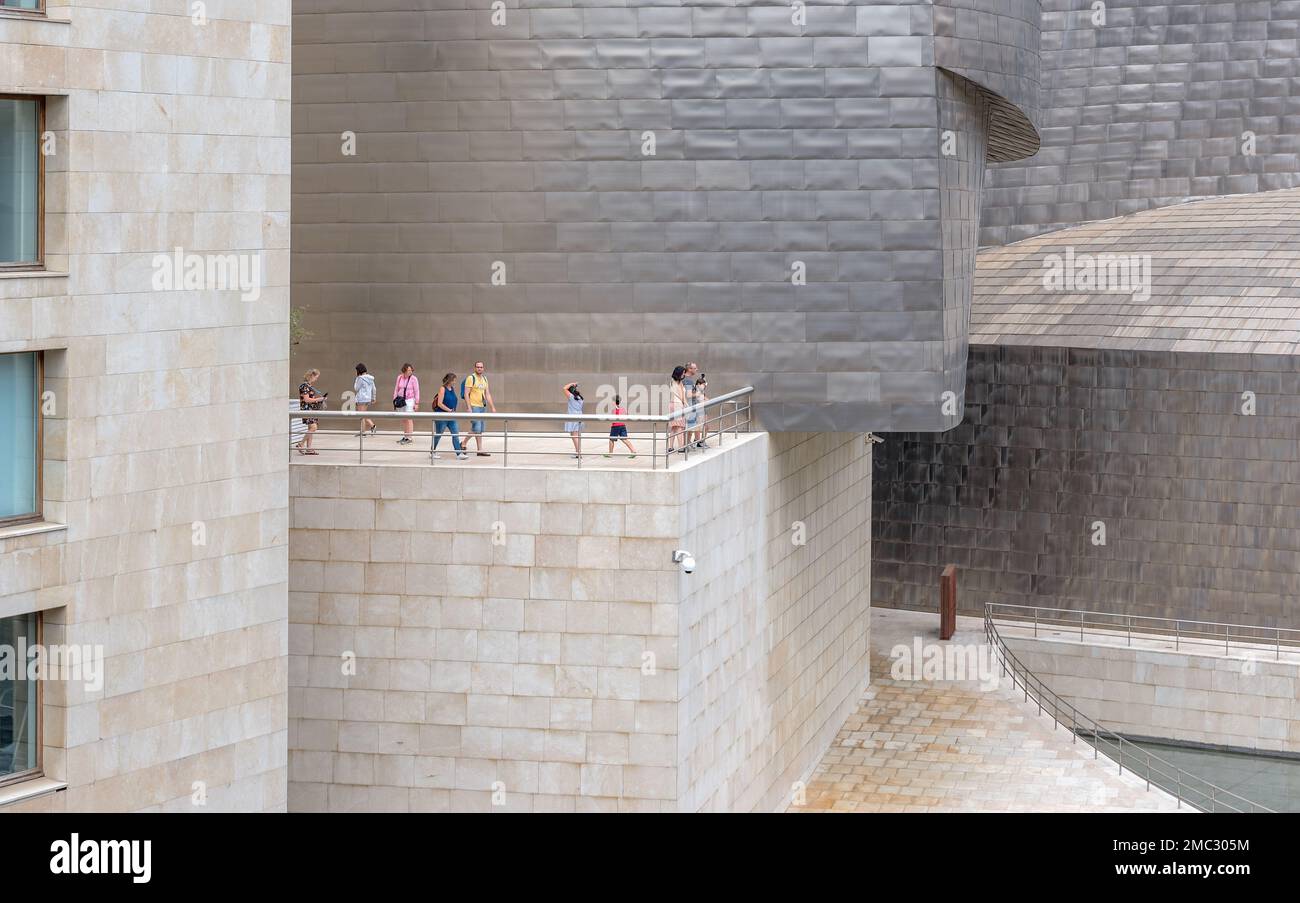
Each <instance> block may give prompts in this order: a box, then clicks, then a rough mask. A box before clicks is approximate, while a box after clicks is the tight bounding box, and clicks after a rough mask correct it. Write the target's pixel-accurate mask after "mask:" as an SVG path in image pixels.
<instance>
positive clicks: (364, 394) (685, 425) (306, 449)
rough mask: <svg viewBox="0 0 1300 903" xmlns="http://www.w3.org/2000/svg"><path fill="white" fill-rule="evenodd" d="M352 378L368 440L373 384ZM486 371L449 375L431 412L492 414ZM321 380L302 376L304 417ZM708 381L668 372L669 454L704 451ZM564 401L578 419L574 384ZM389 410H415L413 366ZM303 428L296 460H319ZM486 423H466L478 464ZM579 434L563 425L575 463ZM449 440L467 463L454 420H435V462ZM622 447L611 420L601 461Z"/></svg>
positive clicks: (406, 438)
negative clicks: (702, 414) (441, 445)
mask: <svg viewBox="0 0 1300 903" xmlns="http://www.w3.org/2000/svg"><path fill="white" fill-rule="evenodd" d="M356 369H357V378H356V380H355V382H354V383H353V384H352V391H353V394H354V396H355V397H354V399H353V402H354V403H355V404H356V408H357V410H358V411H359V412H361V415H362V416H361V430H360V432H358V433H357V435H358V436H364V435H367V434H369V435H371V436H373V435H374V434H375V433H376V432H377V430H378V424H376V423H375V421H374V420H373V419H371V418H369V417H366V416H365V415H366V413H367V412H369V411H370V409H371V405H373V404H375V403H376V401H377V398H378V389H377V388H376V386H375V378H374V376H373V375H372V374H371V373H370V372H369V370H367V369H366V365H365V364H357V368H356ZM485 371H486V367H485V365H484V363H483V362H482V361H477V362H475V364H474V372H473V373H471V374H469V375H468V376H467V377H465V379H463V380H461V383H460V386H459V387H457V385H456V380H457V376H456V374H455V373H448V374H446V375H444V376H443V378H442V385H440V386H439V387H438V392H437V396H436V397H435V399H434V402H433V410H434V412H435V413H440V414H455V413H456V410H457V408H458V407H459V406H460V404H459V403H460V402H461V401H463V402H465V403H466V405H467V407H468V409H469V411H470V413H471V414H481V413H486V412H488V411H491V412H492V413H494V414H495V413H496V410H497V408H496V403H495V402H494V401H493V399H492V390H491V387H490V386H489V384H488V379H487V375H486V372H485ZM318 379H320V371H319V370H317V369H315V368H313V369H311V370H308V371H307V372H306V373H304V374H303V378H302V382H301V383H300V384H299V386H298V407H299V409H300V410H303V411H319V410H321V409H323V408H324V406H325V402H326V400H327V399H328V398H329V393H328V392H321V391H319V390H318V389H317V388H316V381H317V380H318ZM707 390H708V381H707V380H706V379H705V377H704V374H703V373H700V371H699V367H698V366H696V365H695V364H693V363H692V364H686V365H684V366H678V367H675V368H673V374H672V382H671V385H670V386H669V418H670V419H669V422H668V453H669V454H672V453H674V452H685V451H686V450H687V448H688V447H690V446H694V447H696V448H707V443H706V442H705V432H706V431H705V429H704V428H703V427H702V426H701V423H700V411H699V409H698V407H696V406H698V405H702V404H703V403H704V402H705V401H707V400H708V394H707ZM564 399H565V403H566V405H567V409H566V414H567V415H568V416H569V417H575V418H576V417H581V415H582V413H583V407H584V405H585V404H586V399H585V398H584V397H583V395H582V390H581V389H580V388H579V387H578V384H577V383H576V382H571V383H569V384H568V385H566V386H565V387H564ZM393 407H394V409H396V410H398V411H405V412H407V413H414V412H415V411H417V410H419V408H420V380H419V378H418V377H417V376H416V375H415V366H414V365H413V364H403V365H402V370H401V372H400V373H399V374H398V375H397V382H396V384H395V385H394V386H393ZM613 414H614V416H615V417H620V416H625V415H626V414H627V409H626V408H624V407H623V399H622V398H621V397H620V396H618V395H615V396H614V410H613ZM302 422H303V424H304V425H305V426H306V427H307V435H306V436H304V437H303V438H302V440H301V441H300V442H298V443H297V444H296V445H295V446H294V447H295V448H296V449H297V450H298V453H299V454H301V455H316V454H320V453H319V452H318V451H316V450H315V449H314V448H312V438H313V435H314V434H315V432H316V429H317V427H318V425H319V420H318V419H317V418H313V417H304V418H303V421H302ZM484 429H485V423H484V421H483V420H473V419H471V420H470V435H471V436H472V437H473V439H474V441H475V442H476V444H477V451H476V452H475V454H476V455H477V456H478V457H480V458H489V457H491V453H490V452H485V451H484V450H483V433H484ZM582 430H583V423H582V421H581V420H579V419H573V420H567V421H565V423H564V431H565V432H566V433H568V434H569V436H570V438H571V439H572V440H573V452H574V453H573V456H572V457H574V458H579V459H580V458H581V457H582ZM444 432H446V433H450V434H451V444H452V448H453V450H454V451H455V453H456V458H457V459H458V460H461V461H465V460H468V459H469V454H468V452H467V448H468V443H466V444H465V445H462V444H461V438H460V430H459V428H458V427H457V425H456V420H455V419H454V418H452V417H448V418H447V419H441V418H438V419H435V420H434V433H433V457H435V458H437V457H438V443H439V442H440V441H441V440H442V434H443V433H444ZM414 433H415V421H414V420H405V421H403V431H402V437H401V438H400V439H398V440H397V444H398V445H409V444H410V443H411V442H412V441H414V438H413V437H414ZM619 442H622V443H623V445H624V446H625V447H626V448H627V451H628V453H629V454H628V457H629V458H635V457H636V454H637V452H636V446H634V445H633V444H632V440H631V439H630V438H629V437H628V434H627V424H626V423H625V422H623V421H620V420H615V421H614V422H612V423H611V424H610V430H609V451H608V452H606V453H605V454H604V457H606V458H609V457H612V456H613V454H614V448H615V446H616V445H617V444H618V443H619Z"/></svg>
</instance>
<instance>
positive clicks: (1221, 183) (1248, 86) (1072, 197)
mask: <svg viewBox="0 0 1300 903" xmlns="http://www.w3.org/2000/svg"><path fill="white" fill-rule="evenodd" d="M1091 7H1092V4H1090V3H1080V2H1075V0H1043V17H1042V70H1043V75H1042V88H1043V90H1042V105H1043V113H1042V125H1043V128H1042V141H1043V146H1042V150H1041V151H1040V152H1039V153H1038V154H1037V155H1036V156H1034V157H1033V158H1032V159H1028V160H1024V161H1021V162H1018V163H1011V164H1006V165H1002V166H995V167H993V168H992V169H991V170H990V173H989V187H988V191H987V198H986V202H985V210H984V221H983V228H982V231H981V243H982V244H985V245H994V244H1006V243H1008V242H1012V241H1018V240H1020V239H1023V238H1028V237H1030V236H1033V235H1038V234H1040V233H1043V232H1049V231H1053V230H1055V229H1060V228H1062V227H1065V226H1069V225H1074V224H1078V223H1084V222H1089V221H1092V220H1099V219H1107V218H1111V217H1115V216H1122V215H1125V214H1128V213H1134V212H1136V211H1139V210H1145V209H1147V208H1150V207H1160V206H1165V205H1168V204H1174V203H1179V202H1182V201H1185V200H1189V199H1194V198H1205V197H1213V196H1218V195H1227V194H1249V193H1253V192H1259V191H1269V190H1273V189H1281V188H1294V187H1297V186H1300V42H1298V40H1297V39H1298V38H1300V3H1297V2H1295V0H1277V2H1237V3H1220V2H1210V0H1108V2H1107V3H1106V4H1105V21H1104V24H1100V25H1098V24H1095V23H1094V15H1095V14H1094V12H1093V10H1092V8H1091ZM1252 136H1253V137H1252Z"/></svg>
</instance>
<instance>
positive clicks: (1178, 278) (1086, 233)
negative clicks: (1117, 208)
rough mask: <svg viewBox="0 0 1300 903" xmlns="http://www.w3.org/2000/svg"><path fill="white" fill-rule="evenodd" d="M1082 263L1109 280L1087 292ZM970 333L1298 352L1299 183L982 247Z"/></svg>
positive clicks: (1027, 340)
mask: <svg viewBox="0 0 1300 903" xmlns="http://www.w3.org/2000/svg"><path fill="white" fill-rule="evenodd" d="M1098 255H1114V256H1113V257H1111V258H1109V259H1107V258H1100V257H1098ZM1089 269H1091V270H1092V272H1093V273H1094V274H1100V273H1102V272H1103V271H1105V272H1106V273H1107V274H1108V277H1107V278H1108V280H1109V281H1108V284H1106V285H1104V286H1102V287H1098V286H1099V285H1100V283H1101V279H1100V276H1098V277H1096V278H1094V282H1093V283H1092V287H1091V288H1090V287H1089V283H1088V281H1087V278H1088V277H1087V273H1088V270H1089ZM1126 269H1127V274H1126V273H1125V270H1126ZM1144 273H1148V274H1149V280H1147V281H1146V284H1145V285H1144V284H1143V282H1144V280H1143V274H1144ZM1125 275H1128V277H1129V281H1128V282H1125V281H1124V278H1123V277H1124V276H1125ZM1057 276H1062V277H1066V276H1068V277H1071V278H1069V279H1065V278H1061V279H1056V278H1055V277H1057ZM1116 277H1119V278H1118V279H1117V278H1116ZM1045 282H1051V287H1047V285H1046V284H1045ZM1117 283H1118V284H1117ZM1103 288H1104V289H1108V290H1103ZM970 340H971V342H972V343H979V344H1003V345H1044V346H1057V347H1073V348H1114V349H1137V350H1152V351H1218V352H1240V353H1245V352H1254V353H1261V354H1300V189H1294V188H1291V189H1284V190H1282V191H1271V192H1266V193H1261V194H1248V195H1234V196H1231V197H1222V198H1214V199H1211V200H1205V201H1197V202H1193V203H1188V204H1181V205H1178V206H1175V207H1165V208H1161V209H1157V210H1148V211H1143V212H1141V213H1135V214H1131V215H1129V216H1124V217H1119V218H1117V219H1110V220H1102V221H1099V222H1095V223H1088V224H1086V225H1083V226H1075V227H1072V228H1069V229H1064V230H1061V231H1059V232H1052V233H1049V234H1047V235H1041V236H1038V237H1035V238H1030V239H1026V240H1024V241H1020V242H1016V243H1015V244H1011V245H1007V246H1005V247H1000V248H987V249H984V250H982V251H980V253H979V257H978V260H977V263H976V269H975V293H974V301H973V303H972V306H971V330H970Z"/></svg>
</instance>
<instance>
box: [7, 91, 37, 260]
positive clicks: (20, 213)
mask: <svg viewBox="0 0 1300 903" xmlns="http://www.w3.org/2000/svg"><path fill="white" fill-rule="evenodd" d="M40 109H41V108H40V103H39V101H36V100H12V99H5V98H0V264H12V263H36V262H38V258H39V256H40V245H39V242H38V240H37V235H38V230H39V228H40V206H39V205H40V171H41V157H40V139H41V136H40Z"/></svg>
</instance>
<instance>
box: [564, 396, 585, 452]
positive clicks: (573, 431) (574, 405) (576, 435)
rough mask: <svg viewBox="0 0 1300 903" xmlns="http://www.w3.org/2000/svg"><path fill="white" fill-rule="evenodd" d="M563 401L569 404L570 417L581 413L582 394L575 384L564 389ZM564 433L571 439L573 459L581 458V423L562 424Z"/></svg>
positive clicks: (570, 421)
mask: <svg viewBox="0 0 1300 903" xmlns="http://www.w3.org/2000/svg"><path fill="white" fill-rule="evenodd" d="M564 400H565V401H567V402H568V403H569V408H568V411H567V412H566V413H567V414H568V415H569V416H570V417H572V416H573V415H574V414H581V413H582V393H581V392H579V391H578V384H577V383H569V384H568V385H567V386H565V387H564ZM564 431H565V432H566V433H568V434H569V435H570V436H571V437H572V438H573V451H574V455H573V457H575V458H581V457H582V421H581V420H569V421H566V422H565V424H564Z"/></svg>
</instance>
